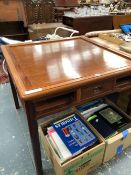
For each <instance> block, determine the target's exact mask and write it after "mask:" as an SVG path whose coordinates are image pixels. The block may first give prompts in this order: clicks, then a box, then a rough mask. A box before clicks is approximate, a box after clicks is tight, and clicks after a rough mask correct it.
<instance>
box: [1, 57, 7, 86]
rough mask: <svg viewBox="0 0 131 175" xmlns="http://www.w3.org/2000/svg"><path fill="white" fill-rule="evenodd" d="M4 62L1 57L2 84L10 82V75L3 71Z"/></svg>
mask: <svg viewBox="0 0 131 175" xmlns="http://www.w3.org/2000/svg"><path fill="white" fill-rule="evenodd" d="M2 62H3V60H1V59H0V84H4V83H8V82H9V78H8V76H7V75H6V74H5V72H4V71H3V68H2Z"/></svg>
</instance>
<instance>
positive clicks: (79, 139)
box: [47, 113, 98, 162]
mask: <svg viewBox="0 0 131 175" xmlns="http://www.w3.org/2000/svg"><path fill="white" fill-rule="evenodd" d="M47 133H48V138H49V141H50V143H51V145H52V147H53V148H54V150H55V152H56V153H57V155H58V156H59V158H60V159H61V161H62V162H63V161H66V160H68V159H70V158H72V157H73V156H75V155H77V154H79V153H81V152H82V151H83V150H84V149H86V148H90V147H92V146H93V145H94V144H95V143H96V142H97V141H98V139H97V137H96V136H95V135H94V133H93V132H92V131H91V130H90V129H89V128H88V126H87V125H86V124H85V123H84V122H83V120H82V119H81V118H80V117H79V115H78V114H76V113H73V114H71V115H67V116H64V117H63V118H62V119H59V120H57V121H54V122H52V123H51V124H50V127H48V128H47Z"/></svg>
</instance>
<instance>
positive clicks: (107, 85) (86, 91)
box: [81, 80, 114, 100]
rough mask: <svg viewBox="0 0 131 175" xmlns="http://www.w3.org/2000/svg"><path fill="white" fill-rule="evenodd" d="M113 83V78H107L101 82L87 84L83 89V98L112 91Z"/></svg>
mask: <svg viewBox="0 0 131 175" xmlns="http://www.w3.org/2000/svg"><path fill="white" fill-rule="evenodd" d="M113 85H114V81H113V80H105V81H101V82H99V83H95V84H92V85H89V86H85V87H83V88H82V89H81V100H84V99H87V98H91V97H94V96H97V95H101V94H104V93H106V92H111V91H112V90H113Z"/></svg>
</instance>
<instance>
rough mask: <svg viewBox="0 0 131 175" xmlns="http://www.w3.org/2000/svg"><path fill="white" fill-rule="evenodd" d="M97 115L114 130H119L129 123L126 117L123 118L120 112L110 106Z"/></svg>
mask: <svg viewBox="0 0 131 175" xmlns="http://www.w3.org/2000/svg"><path fill="white" fill-rule="evenodd" d="M99 114H100V115H101V116H102V117H103V118H104V119H105V120H106V121H107V122H108V123H109V124H110V125H111V127H113V128H114V129H115V130H119V129H121V128H122V127H124V126H125V125H127V124H128V123H129V122H130V121H129V119H128V118H127V117H125V116H123V114H122V113H121V112H119V111H118V110H117V109H115V108H113V107H112V106H109V107H105V108H104V109H102V110H100V111H99Z"/></svg>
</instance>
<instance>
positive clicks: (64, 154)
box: [47, 127, 72, 161]
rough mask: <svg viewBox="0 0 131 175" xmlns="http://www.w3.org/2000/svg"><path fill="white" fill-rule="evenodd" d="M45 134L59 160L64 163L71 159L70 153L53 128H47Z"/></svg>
mask: <svg viewBox="0 0 131 175" xmlns="http://www.w3.org/2000/svg"><path fill="white" fill-rule="evenodd" d="M47 132H48V136H49V139H50V140H51V142H52V144H53V147H54V148H55V151H57V153H58V154H59V157H60V158H61V160H62V161H65V160H67V159H69V158H71V157H72V153H71V152H70V151H69V149H68V148H67V147H66V145H65V144H64V142H63V141H62V140H61V138H60V137H59V135H58V134H57V132H56V131H55V129H54V128H53V127H49V128H48V130H47Z"/></svg>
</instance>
